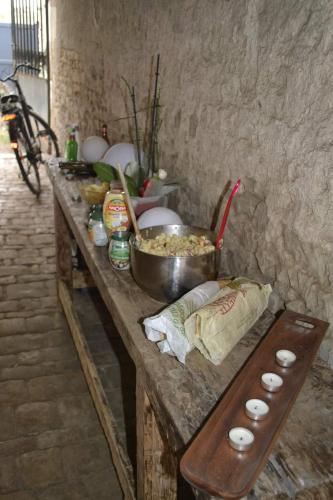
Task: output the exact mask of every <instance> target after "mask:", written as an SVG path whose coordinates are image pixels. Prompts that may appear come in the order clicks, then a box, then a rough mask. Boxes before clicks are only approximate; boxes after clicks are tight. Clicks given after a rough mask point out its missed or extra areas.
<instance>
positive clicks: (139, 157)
mask: <svg viewBox="0 0 333 500" xmlns="http://www.w3.org/2000/svg"><path fill="white" fill-rule="evenodd" d="M131 97H132V103H133V114H134V127H135V140H136V149H137V152H138V163H139V167H140V172H141V147H140V138H139V129H138V119H137V114H136V103H135V90H134V87H132V95H131Z"/></svg>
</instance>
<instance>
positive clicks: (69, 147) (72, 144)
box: [66, 129, 77, 161]
mask: <svg viewBox="0 0 333 500" xmlns="http://www.w3.org/2000/svg"><path fill="white" fill-rule="evenodd" d="M66 158H67V160H68V161H76V160H77V142H76V140H75V130H74V129H71V130H70V134H69V138H68V140H67V143H66Z"/></svg>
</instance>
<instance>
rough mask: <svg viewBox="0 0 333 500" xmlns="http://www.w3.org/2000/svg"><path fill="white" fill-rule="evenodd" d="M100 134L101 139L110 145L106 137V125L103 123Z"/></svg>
mask: <svg viewBox="0 0 333 500" xmlns="http://www.w3.org/2000/svg"><path fill="white" fill-rule="evenodd" d="M101 134H102V137H103V139H104V140H105V141H106V142H107V143H108V144H109V145H110V141H109V136H108V126H107V125H106V123H104V124H103V125H102V129H101Z"/></svg>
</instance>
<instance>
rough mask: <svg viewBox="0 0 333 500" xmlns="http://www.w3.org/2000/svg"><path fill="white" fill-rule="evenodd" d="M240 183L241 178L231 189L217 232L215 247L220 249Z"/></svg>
mask: <svg viewBox="0 0 333 500" xmlns="http://www.w3.org/2000/svg"><path fill="white" fill-rule="evenodd" d="M240 183H241V180H240V179H238V181H237V182H236V184H235V185H234V187H233V188H232V191H231V193H230V196H229V198H228V202H227V206H226V207H225V210H224V214H223V217H222V222H221V226H220V229H219V232H218V234H217V238H216V243H215V248H217V249H218V250H219V249H220V248H221V246H222V237H223V233H224V229H225V226H226V223H227V219H228V215H229V211H230V206H231V202H232V199H233V197H234V196H235V194H236V193H237V191H238V189H239V186H240Z"/></svg>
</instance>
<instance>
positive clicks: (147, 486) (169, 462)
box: [136, 374, 177, 500]
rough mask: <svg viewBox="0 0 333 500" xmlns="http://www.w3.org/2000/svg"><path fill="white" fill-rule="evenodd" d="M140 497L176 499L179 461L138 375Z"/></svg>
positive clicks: (165, 499) (156, 499) (138, 484)
mask: <svg viewBox="0 0 333 500" xmlns="http://www.w3.org/2000/svg"><path fill="white" fill-rule="evenodd" d="M136 394H137V498H138V500H175V499H176V498H177V460H176V458H175V457H174V456H173V455H172V453H171V451H170V447H169V445H168V443H167V441H166V438H165V437H164V436H163V433H162V432H161V431H160V429H159V426H158V423H157V420H156V416H155V414H154V410H153V408H152V406H151V404H150V401H149V398H148V396H147V393H146V391H145V389H144V383H143V380H142V374H139V376H138V374H137V390H136Z"/></svg>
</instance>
